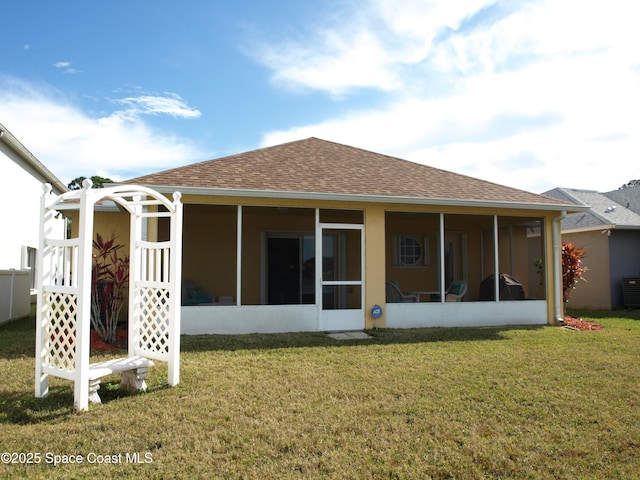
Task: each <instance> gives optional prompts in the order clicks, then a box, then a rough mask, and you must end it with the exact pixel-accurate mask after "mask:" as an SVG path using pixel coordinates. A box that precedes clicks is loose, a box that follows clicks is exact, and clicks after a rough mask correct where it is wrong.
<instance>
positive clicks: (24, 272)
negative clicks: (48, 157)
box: [0, 124, 67, 323]
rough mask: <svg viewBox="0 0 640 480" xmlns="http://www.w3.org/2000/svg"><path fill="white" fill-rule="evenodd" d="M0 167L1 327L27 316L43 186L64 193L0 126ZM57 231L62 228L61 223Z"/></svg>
mask: <svg viewBox="0 0 640 480" xmlns="http://www.w3.org/2000/svg"><path fill="white" fill-rule="evenodd" d="M0 164H1V165H2V177H3V178H2V180H3V195H4V198H5V201H6V202H10V208H5V211H4V214H3V215H4V219H3V221H4V225H5V226H11V227H10V228H9V227H7V228H4V229H3V230H2V233H1V234H0V323H4V322H6V321H8V320H12V319H16V318H21V317H24V316H27V315H28V314H29V310H30V290H32V289H33V288H34V287H35V258H36V249H37V246H38V236H39V214H40V197H41V196H42V184H43V183H50V184H51V185H52V187H53V191H54V192H56V193H57V194H60V193H63V192H65V191H67V187H66V186H65V185H64V184H62V182H61V181H60V180H58V179H57V178H56V176H55V175H54V174H53V173H51V172H50V171H49V170H48V169H47V168H46V167H45V166H44V165H43V164H42V163H40V161H39V160H38V159H37V158H36V157H35V156H34V155H33V154H32V153H31V152H29V150H27V149H26V148H25V147H24V145H22V144H21V143H20V142H19V141H18V140H17V139H16V137H14V136H13V135H12V134H11V132H9V130H8V129H7V128H5V127H4V126H3V125H2V124H0ZM58 227H59V228H61V229H63V228H64V221H63V220H60V222H59V223H58Z"/></svg>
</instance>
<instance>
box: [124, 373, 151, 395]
mask: <svg viewBox="0 0 640 480" xmlns="http://www.w3.org/2000/svg"><path fill="white" fill-rule="evenodd" d="M145 378H147V367H140V368H136V369H135V370H126V371H124V372H122V379H121V380H120V388H122V389H123V390H125V391H127V392H130V393H133V392H135V391H137V390H143V391H144V390H146V389H147V382H145V381H144V380H145Z"/></svg>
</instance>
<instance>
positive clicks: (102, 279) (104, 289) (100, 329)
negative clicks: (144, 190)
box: [91, 232, 129, 344]
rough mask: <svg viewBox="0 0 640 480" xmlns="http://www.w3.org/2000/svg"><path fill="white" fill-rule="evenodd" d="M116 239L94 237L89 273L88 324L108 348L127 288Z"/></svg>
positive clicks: (126, 271) (125, 267)
mask: <svg viewBox="0 0 640 480" xmlns="http://www.w3.org/2000/svg"><path fill="white" fill-rule="evenodd" d="M116 239H117V235H116V234H115V232H114V233H112V234H111V238H110V239H108V240H105V239H103V238H102V236H101V235H100V234H99V233H97V234H96V238H95V239H94V241H93V265H92V272H91V324H92V325H93V328H94V329H95V330H96V332H97V333H98V335H99V336H100V338H102V339H103V340H104V341H105V342H107V343H110V344H115V343H116V329H117V327H118V318H119V316H120V311H121V310H122V307H123V305H124V303H125V301H126V298H127V290H128V287H129V256H128V255H125V256H121V255H119V250H120V249H121V248H122V247H123V246H122V245H121V244H118V243H116Z"/></svg>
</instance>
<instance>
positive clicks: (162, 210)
mask: <svg viewBox="0 0 640 480" xmlns="http://www.w3.org/2000/svg"><path fill="white" fill-rule="evenodd" d="M91 186H92V184H91V181H90V180H85V181H84V182H83V188H82V189H81V190H76V191H70V192H67V193H64V194H62V195H60V196H55V195H52V194H51V186H50V185H48V184H45V185H44V193H43V195H42V198H41V203H40V205H41V208H40V210H41V220H40V248H39V250H38V264H37V265H38V266H37V268H38V286H37V287H38V302H37V314H36V384H35V395H36V397H44V396H46V395H47V393H48V389H49V386H48V378H49V375H52V376H55V377H60V378H64V379H67V380H71V381H72V382H74V406H75V409H76V410H78V411H80V410H86V409H87V407H88V403H89V401H94V402H99V401H100V399H99V397H98V396H97V389H98V388H99V381H100V377H101V376H104V375H107V374H109V373H113V372H123V383H127V384H131V385H133V386H137V388H145V387H146V384H145V383H144V376H145V375H146V367H147V366H149V365H153V362H152V361H151V360H159V361H164V362H167V363H168V379H167V383H168V384H169V385H172V386H173V385H176V384H177V383H178V382H179V380H180V284H181V279H180V276H181V259H182V203H181V201H180V193H178V192H176V193H174V194H173V202H171V201H169V200H168V199H167V198H166V197H164V196H163V195H161V194H159V193H157V192H155V191H154V190H152V189H149V188H146V187H140V186H131V185H123V186H115V187H107V188H100V189H92V188H91ZM104 200H111V201H113V202H115V203H116V204H118V205H119V206H120V207H122V208H123V209H124V210H125V211H127V212H129V214H130V217H131V227H130V267H129V268H130V270H129V317H128V357H126V358H123V359H118V360H112V361H108V362H101V363H99V364H90V363H89V353H90V328H91V270H92V245H93V243H92V242H93V224H94V210H95V205H96V203H98V202H100V201H104ZM63 211H77V212H78V216H79V225H78V237H76V238H70V239H62V238H53V232H54V231H55V229H54V228H53V220H54V217H55V216H56V215H58V214H59V212H63ZM151 218H157V219H158V218H168V219H169V221H170V239H169V240H168V241H147V240H143V239H142V238H143V237H142V235H143V231H144V230H145V227H146V224H145V220H146V219H151ZM125 373H126V374H129V376H128V377H127V376H125V375H124V374H125ZM92 382H93V383H92ZM91 389H92V390H91Z"/></svg>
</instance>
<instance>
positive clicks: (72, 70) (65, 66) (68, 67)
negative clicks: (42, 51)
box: [53, 62, 80, 74]
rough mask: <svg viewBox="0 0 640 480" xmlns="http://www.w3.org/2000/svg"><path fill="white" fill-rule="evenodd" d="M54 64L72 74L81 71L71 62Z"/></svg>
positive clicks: (64, 71)
mask: <svg viewBox="0 0 640 480" xmlns="http://www.w3.org/2000/svg"><path fill="white" fill-rule="evenodd" d="M53 66H54V67H55V68H58V69H60V70H62V72H63V73H70V74H75V73H80V70H78V69H77V68H75V67H72V66H71V62H56V63H54V64H53Z"/></svg>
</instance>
